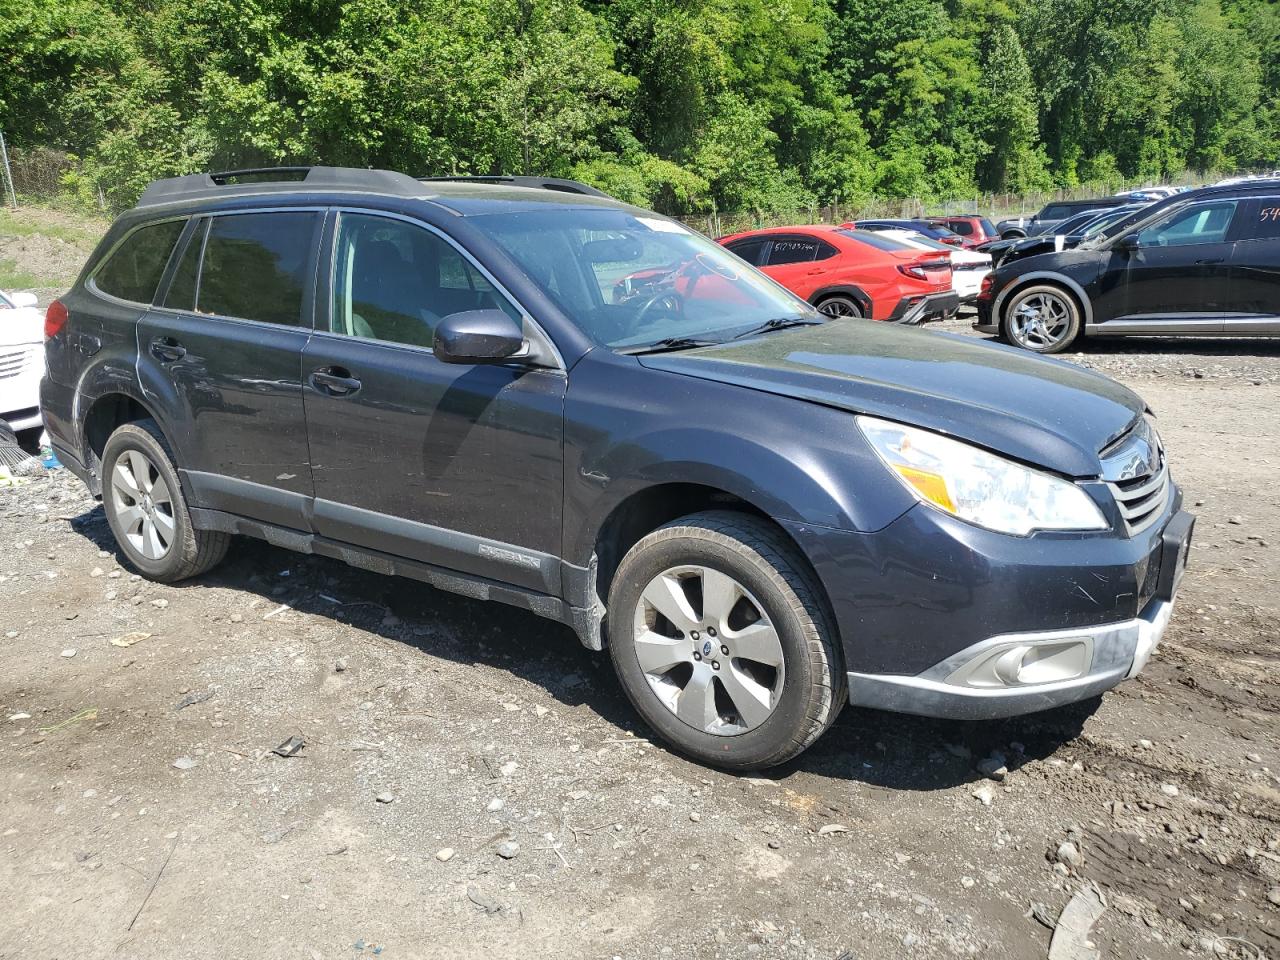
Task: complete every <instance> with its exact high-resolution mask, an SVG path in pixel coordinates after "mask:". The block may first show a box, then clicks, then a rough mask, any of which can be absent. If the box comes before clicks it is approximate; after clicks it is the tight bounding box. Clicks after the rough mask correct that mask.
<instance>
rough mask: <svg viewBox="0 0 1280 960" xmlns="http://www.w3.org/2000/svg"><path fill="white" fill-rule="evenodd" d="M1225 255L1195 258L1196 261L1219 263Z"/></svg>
mask: <svg viewBox="0 0 1280 960" xmlns="http://www.w3.org/2000/svg"><path fill="white" fill-rule="evenodd" d="M1225 259H1226V257H1205V258H1204V259H1203V260H1197V261H1196V263H1221V262H1222V261H1223V260H1225Z"/></svg>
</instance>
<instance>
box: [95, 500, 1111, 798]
mask: <svg viewBox="0 0 1280 960" xmlns="http://www.w3.org/2000/svg"><path fill="white" fill-rule="evenodd" d="M70 526H71V529H72V530H73V531H74V532H75V533H77V534H79V535H80V536H83V537H85V538H87V539H88V540H90V541H91V542H92V543H93V544H94V545H95V546H96V547H97V548H98V549H100V550H107V551H110V552H112V553H113V554H114V555H115V558H116V560H117V561H118V562H119V563H120V564H121V566H122V568H124V569H125V570H128V569H130V568H129V567H128V564H127V563H126V562H125V559H124V556H123V555H122V554H121V553H120V552H119V549H118V547H117V546H116V543H115V540H114V538H113V537H112V534H111V530H110V528H109V527H108V525H107V521H106V517H105V515H104V514H103V511H102V507H101V506H100V505H99V506H97V507H95V508H94V509H92V510H90V511H88V512H86V513H84V514H82V515H80V516H78V517H76V518H75V519H73V520H72V521H71V522H70ZM177 586H178V587H179V589H181V588H182V587H184V586H195V587H200V586H204V587H220V588H227V589H233V590H240V591H243V592H245V593H246V594H252V595H255V598H256V599H260V600H266V601H269V603H268V604H258V605H255V608H254V609H255V612H257V611H262V615H265V614H266V613H268V612H270V611H272V610H273V609H275V608H276V607H277V606H279V605H281V604H287V605H288V606H289V607H290V608H292V609H293V610H296V611H299V612H301V613H304V614H308V615H312V616H318V617H326V618H329V619H332V620H333V621H334V622H336V623H347V624H351V625H353V626H355V627H358V628H359V629H361V630H364V631H367V632H369V633H371V634H374V635H376V636H379V637H382V638H385V639H387V640H393V641H395V642H398V643H403V644H405V645H406V646H408V647H413V648H416V649H418V650H420V651H422V652H423V653H425V654H428V655H430V656H433V657H441V658H444V659H447V660H451V661H453V662H455V663H458V664H462V665H465V666H486V667H489V668H490V669H493V670H500V671H504V672H507V673H509V674H511V675H512V676H514V677H518V678H520V679H522V680H524V681H527V682H530V683H534V684H537V685H538V686H540V687H542V688H543V689H545V690H546V691H547V693H548V694H550V695H551V696H552V697H554V698H555V699H556V700H557V701H559V702H560V703H561V704H563V705H564V706H565V707H569V708H578V707H585V708H587V709H589V710H591V711H592V712H594V713H595V714H597V715H598V716H599V717H600V718H601V719H603V720H605V721H606V722H608V723H610V724H612V725H614V726H616V727H618V728H620V729H621V730H623V731H625V732H628V733H632V734H634V735H635V736H636V737H640V738H644V739H653V735H652V733H651V732H650V731H649V730H648V728H647V727H646V726H645V724H644V722H643V721H642V720H641V719H640V717H639V716H638V714H636V712H635V710H634V709H633V708H632V706H631V704H630V703H629V702H628V701H627V698H626V695H625V694H624V693H623V691H622V688H621V686H620V685H619V683H618V681H617V678H616V677H615V675H614V672H613V668H612V665H611V664H610V662H609V657H608V655H607V654H604V653H596V652H593V651H590V650H587V649H585V648H584V647H583V646H582V644H581V643H580V642H579V641H578V638H577V636H576V635H575V634H574V633H573V632H572V631H571V630H570V629H569V628H568V627H566V626H564V625H562V624H559V623H555V622H553V621H551V620H546V619H544V618H542V617H538V616H535V615H534V614H532V613H528V612H526V611H523V610H519V609H517V608H514V607H508V606H505V605H503V604H500V603H495V602H487V601H482V600H473V599H470V598H467V597H462V596H458V595H455V594H451V593H447V592H444V591H440V590H436V589H434V588H432V587H429V586H427V585H426V584H423V583H419V582H417V581H414V580H408V579H405V578H403V577H388V576H382V575H380V574H375V573H370V572H367V571H363V570H358V569H355V568H353V567H349V566H347V565H346V564H343V563H341V562H340V561H337V560H332V559H329V558H326V557H317V556H310V555H304V554H298V553H294V552H292V551H289V550H285V549H283V548H279V547H273V546H271V545H270V544H267V543H265V542H262V541H258V540H253V539H249V538H243V537H241V538H236V539H235V540H234V541H233V543H232V547H231V551H230V553H229V554H228V556H227V559H226V561H225V562H224V563H223V564H222V565H220V566H219V567H218V568H216V569H215V570H213V571H211V572H210V573H209V574H206V575H205V576H203V577H200V578H197V579H194V580H191V581H187V582H186V583H185V584H179V585H177ZM252 602H253V600H248V601H246V604H245V605H246V606H247V605H248V604H249V603H252ZM232 612H234V611H231V610H227V611H226V613H227V615H230V613H232ZM249 622H251V621H249ZM516 695H517V694H515V693H513V696H516ZM1097 704H1098V701H1097V700H1093V701H1087V702H1085V703H1082V704H1077V705H1074V706H1072V707H1068V708H1062V709H1058V710H1054V711H1050V712H1047V713H1042V714H1036V715H1032V716H1028V717H1017V718H1012V719H1008V720H1000V721H955V720H932V719H928V718H924V717H911V716H904V715H901V714H891V713H884V712H881V711H877V710H865V709H858V708H851V707H850V708H846V709H845V710H844V711H843V712H842V713H841V715H840V717H839V718H838V719H837V721H836V723H835V724H834V725H833V727H832V728H831V729H830V730H829V731H828V732H827V733H826V734H825V735H824V736H823V737H821V738H820V739H819V740H818V741H817V742H816V743H815V744H814V745H813V746H811V747H810V748H809V749H808V750H807V751H806V752H805V753H803V754H802V755H801V756H799V757H798V758H796V759H795V760H792V761H790V762H789V763H786V764H783V765H782V766H779V767H776V768H774V769H772V770H768V771H765V772H764V773H763V774H761V773H752V774H751V775H752V776H764V777H767V778H769V779H773V780H785V779H788V778H790V777H791V776H793V775H795V774H811V775H814V776H818V777H823V778H829V779H834V780H851V781H857V782H861V783H863V784H865V785H868V786H872V787H879V788H884V789H889V790H905V791H933V790H941V789H947V788H950V787H955V786H957V785H960V784H966V783H976V782H978V781H982V780H984V777H983V775H982V774H980V773H979V772H977V769H976V767H977V764H978V763H980V762H981V761H983V760H985V759H988V758H992V757H998V758H999V759H1000V760H1002V761H1003V763H1004V764H1005V765H1006V766H1007V768H1008V769H1009V770H1013V769H1016V768H1017V767H1018V766H1020V765H1021V764H1023V763H1026V762H1027V761H1030V760H1036V759H1043V758H1046V757H1048V756H1050V755H1051V754H1053V753H1054V752H1055V751H1056V750H1058V749H1059V748H1060V747H1061V746H1062V745H1063V744H1065V743H1068V742H1069V741H1071V740H1072V739H1074V738H1075V737H1076V736H1078V735H1079V733H1080V731H1081V728H1082V726H1083V724H1084V722H1085V720H1086V719H1087V718H1088V716H1089V715H1090V714H1091V713H1092V712H1093V711H1094V710H1095V709H1096V708H1097ZM655 742H658V743H659V745H661V742H660V741H655ZM673 756H674V754H673ZM679 762H681V763H684V762H688V761H685V760H683V759H681V760H679ZM694 766H695V767H696V765H694Z"/></svg>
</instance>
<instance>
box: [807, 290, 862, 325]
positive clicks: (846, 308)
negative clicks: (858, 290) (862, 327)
mask: <svg viewBox="0 0 1280 960" xmlns="http://www.w3.org/2000/svg"><path fill="white" fill-rule="evenodd" d="M816 306H817V308H818V312H819V313H823V314H826V315H827V316H828V317H831V318H832V319H833V320H839V319H841V318H844V317H855V318H858V317H863V316H865V314H864V313H863V311H862V304H860V303H859V302H858V301H857V300H855V299H853V297H850V296H847V295H846V294H843V293H837V294H833V295H832V296H829V297H823V298H822V299H821V300H819V301H818V303H817V304H816Z"/></svg>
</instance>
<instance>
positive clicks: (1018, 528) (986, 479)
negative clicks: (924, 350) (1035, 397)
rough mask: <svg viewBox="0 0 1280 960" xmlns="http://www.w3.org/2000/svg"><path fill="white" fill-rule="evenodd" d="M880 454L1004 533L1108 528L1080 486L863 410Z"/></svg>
mask: <svg viewBox="0 0 1280 960" xmlns="http://www.w3.org/2000/svg"><path fill="white" fill-rule="evenodd" d="M858 426H859V427H860V428H861V429H862V432H863V434H864V435H865V436H866V438H867V439H868V440H870V441H871V446H872V447H873V448H874V449H875V451H876V453H877V454H879V455H880V459H881V460H883V461H884V462H885V464H886V465H887V466H888V467H889V468H890V469H891V470H892V471H893V472H894V475H895V476H897V477H898V479H899V480H901V481H902V482H903V484H905V485H906V487H907V489H908V490H910V491H911V492H912V494H914V495H915V497H916V499H917V500H919V501H920V502H921V503H927V504H930V505H931V506H935V507H937V508H938V509H940V510H945V511H946V512H947V513H949V514H951V515H952V516H955V517H959V518H960V519H961V520H967V521H968V522H969V523H975V524H977V525H978V526H980V527H986V528H987V529H988V530H995V531H997V532H999V533H1012V534H1016V535H1017V536H1026V535H1027V534H1029V533H1031V532H1032V531H1033V530H1105V529H1107V527H1108V526H1109V524H1108V523H1107V520H1106V518H1105V517H1104V516H1103V515H1102V511H1101V510H1099V509H1098V505H1097V504H1096V503H1094V502H1093V501H1092V500H1091V499H1089V495H1088V494H1087V493H1085V492H1084V491H1083V490H1082V489H1080V487H1078V486H1076V485H1075V484H1074V483H1071V482H1070V481H1069V480H1063V479H1061V478H1059V477H1054V476H1050V475H1049V474H1047V473H1041V472H1039V471H1038V470H1030V469H1028V468H1027V467H1024V466H1022V465H1020V464H1017V463H1014V462H1012V461H1010V460H1005V459H1004V458H1003V457H997V456H996V455H995V454H991V453H987V452H986V451H985V450H981V449H979V448H978V447H974V446H970V445H969V444H967V443H961V442H960V441H958V440H952V439H950V438H949V437H944V436H942V435H941V434H937V433H930V432H929V431H928V430H917V429H915V428H914V427H904V426H903V425H902V424H899V423H892V422H891V421H888V420H877V419H875V418H873V417H858Z"/></svg>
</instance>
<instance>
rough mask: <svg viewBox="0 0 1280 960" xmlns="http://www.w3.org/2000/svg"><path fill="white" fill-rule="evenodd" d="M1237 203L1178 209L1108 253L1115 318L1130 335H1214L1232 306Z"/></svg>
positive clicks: (1220, 203) (1211, 201) (1232, 201)
mask: <svg viewBox="0 0 1280 960" xmlns="http://www.w3.org/2000/svg"><path fill="white" fill-rule="evenodd" d="M1240 206H1241V202H1240V201H1237V200H1209V201H1205V202H1203V203H1193V204H1190V205H1188V206H1185V207H1179V208H1178V209H1176V210H1173V211H1171V212H1170V213H1168V214H1167V215H1166V216H1164V217H1161V218H1159V219H1157V220H1156V221H1154V222H1153V223H1151V224H1150V225H1148V226H1146V227H1144V228H1143V229H1142V230H1140V231H1139V232H1138V234H1137V237H1138V242H1139V247H1138V248H1137V249H1136V250H1130V251H1114V252H1113V254H1114V255H1113V258H1112V262H1111V269H1112V270H1116V271H1119V275H1118V276H1116V277H1115V278H1114V279H1115V282H1116V283H1117V284H1118V288H1117V289H1116V291H1115V293H1117V294H1119V297H1118V298H1117V300H1118V302H1119V303H1120V304H1121V313H1120V319H1121V320H1122V321H1123V324H1124V326H1125V327H1127V328H1132V329H1133V332H1140V330H1149V332H1152V333H1160V332H1169V333H1204V334H1213V333H1220V332H1222V330H1223V327H1224V323H1225V319H1226V316H1227V315H1228V313H1230V311H1231V309H1232V307H1231V302H1232V297H1233V294H1232V291H1231V254H1232V247H1233V244H1232V225H1233V223H1234V222H1235V220H1236V216H1237V212H1238V208H1239V207H1240Z"/></svg>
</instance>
